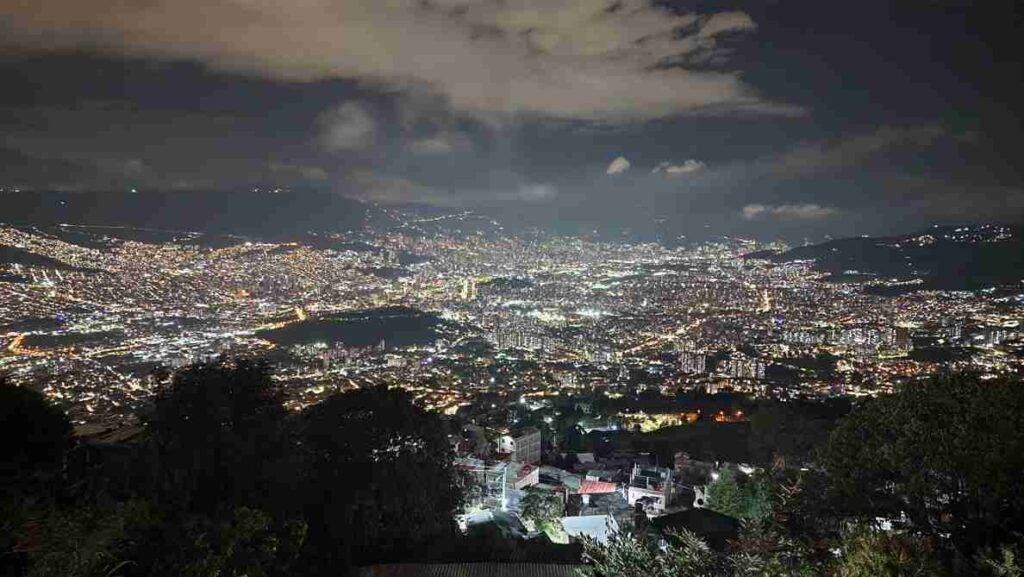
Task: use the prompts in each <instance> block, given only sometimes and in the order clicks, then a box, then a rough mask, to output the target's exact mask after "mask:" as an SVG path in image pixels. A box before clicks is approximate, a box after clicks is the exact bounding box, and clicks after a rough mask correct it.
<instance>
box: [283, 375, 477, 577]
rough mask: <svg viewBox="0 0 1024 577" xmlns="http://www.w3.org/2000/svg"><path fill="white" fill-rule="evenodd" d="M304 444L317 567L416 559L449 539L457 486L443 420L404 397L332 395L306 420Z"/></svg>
mask: <svg viewBox="0 0 1024 577" xmlns="http://www.w3.org/2000/svg"><path fill="white" fill-rule="evenodd" d="M300 438H301V444H302V450H303V452H304V454H305V457H306V459H307V460H308V465H307V466H308V469H307V476H306V480H305V483H304V486H303V489H302V492H301V494H302V497H303V499H304V500H305V503H306V506H305V517H306V519H307V521H308V522H309V545H310V549H309V550H310V551H311V554H312V555H315V556H318V557H320V561H321V563H328V564H331V563H334V564H337V563H352V562H358V563H366V562H373V561H378V560H390V561H394V560H398V559H406V558H415V557H422V556H423V555H425V554H427V553H428V552H429V551H430V549H431V547H432V544H433V543H434V542H436V541H437V540H441V539H449V538H451V537H452V536H453V535H454V533H455V531H456V528H455V524H454V514H455V513H456V511H457V509H458V508H459V506H460V502H461V479H460V476H459V475H458V474H457V472H456V470H455V468H454V467H453V452H452V448H451V445H450V443H449V441H448V438H447V435H446V434H445V429H444V426H443V423H442V422H441V420H440V419H439V418H438V417H437V416H436V415H434V414H432V413H427V412H425V411H423V410H422V409H420V408H418V407H416V406H415V405H413V403H412V398H411V397H410V396H409V394H408V393H406V392H404V391H401V390H397V389H387V388H383V387H381V388H373V389H361V390H357V391H353V392H349V393H344V394H336V395H333V396H331V397H329V398H327V399H325V400H324V401H322V402H320V403H318V404H316V405H314V406H312V407H310V408H309V409H308V410H307V412H306V413H305V414H304V415H303V418H302V425H301V437H300ZM328 566H331V565H328ZM333 566H334V567H337V565H333Z"/></svg>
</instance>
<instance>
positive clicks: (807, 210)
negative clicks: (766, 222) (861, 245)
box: [741, 203, 839, 220]
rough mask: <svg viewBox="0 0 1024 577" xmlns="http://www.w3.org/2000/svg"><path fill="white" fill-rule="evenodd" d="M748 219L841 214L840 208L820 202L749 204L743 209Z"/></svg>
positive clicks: (806, 217) (796, 218) (816, 216)
mask: <svg viewBox="0 0 1024 577" xmlns="http://www.w3.org/2000/svg"><path fill="white" fill-rule="evenodd" d="M741 214H742V215H743V218H745V219H746V220H756V219H759V218H763V217H774V218H779V219H786V220H820V219H825V218H831V217H833V216H836V215H838V214H839V210H837V209H835V208H832V207H829V206H822V205H820V204H813V203H812V204H780V205H774V206H772V205H766V204H748V205H746V206H744V207H743V210H742V211H741Z"/></svg>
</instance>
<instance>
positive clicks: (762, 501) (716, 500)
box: [707, 469, 772, 521]
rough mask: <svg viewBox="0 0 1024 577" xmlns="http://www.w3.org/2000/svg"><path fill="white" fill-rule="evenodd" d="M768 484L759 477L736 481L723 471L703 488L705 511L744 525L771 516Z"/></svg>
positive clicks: (731, 472) (730, 473)
mask: <svg viewBox="0 0 1024 577" xmlns="http://www.w3.org/2000/svg"><path fill="white" fill-rule="evenodd" d="M770 484H771V481H770V480H769V479H768V478H767V477H766V475H765V474H763V473H757V474H754V475H753V476H744V477H743V478H737V475H736V472H735V471H733V470H732V469H725V470H723V471H722V472H721V473H719V475H718V479H716V480H714V481H712V482H711V484H709V485H708V487H707V508H708V509H711V510H712V511H717V512H719V513H722V514H724V515H729V516H730V517H735V518H737V519H741V520H746V521H760V520H762V519H764V518H765V517H766V516H767V515H769V514H770V513H771V506H772V504H771V495H770V492H771V488H770Z"/></svg>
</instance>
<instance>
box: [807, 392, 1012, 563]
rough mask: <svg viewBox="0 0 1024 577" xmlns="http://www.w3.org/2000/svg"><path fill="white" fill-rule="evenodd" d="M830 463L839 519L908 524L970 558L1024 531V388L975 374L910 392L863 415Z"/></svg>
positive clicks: (836, 443) (829, 453) (840, 435)
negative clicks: (947, 540)
mask: <svg viewBox="0 0 1024 577" xmlns="http://www.w3.org/2000/svg"><path fill="white" fill-rule="evenodd" d="M821 465H822V466H823V468H824V470H825V472H826V476H827V481H828V489H829V496H830V503H831V504H832V505H833V506H834V507H835V510H836V512H837V513H838V514H839V515H841V516H853V517H862V518H873V517H886V518H890V519H894V520H900V519H902V518H905V519H906V521H907V524H908V525H909V527H910V528H912V529H913V530H914V531H915V532H918V533H920V534H922V535H926V536H933V537H941V536H945V535H949V536H950V542H951V543H952V544H953V545H954V547H955V548H956V549H957V550H958V551H959V552H960V553H961V554H963V555H967V556H969V555H971V554H973V552H974V551H975V550H976V549H977V548H978V547H980V546H982V545H985V544H990V543H998V542H1001V541H1004V540H1006V539H1007V538H1009V536H1010V535H1011V534H1012V533H1013V532H1014V531H1019V530H1020V528H1021V527H1024V388H1022V387H1021V385H1020V383H1018V382H1014V381H1009V380H988V381H982V380H980V379H978V378H975V377H972V376H970V375H956V376H950V377H943V378H936V379H933V380H931V381H929V382H927V383H923V384H916V385H908V386H906V387H904V388H903V389H902V390H900V391H899V392H897V393H896V394H893V395H890V396H886V397H879V398H877V399H874V400H872V401H870V402H868V403H866V404H865V405H864V406H862V407H859V408H858V409H857V410H855V411H854V412H853V413H852V414H851V415H850V416H849V418H847V419H846V420H845V421H844V422H843V423H842V424H841V425H840V426H839V427H838V428H837V430H836V431H835V432H833V434H832V435H831V437H830V438H829V440H828V443H827V445H826V446H825V448H824V450H823V452H822V457H821ZM904 516H905V517H904Z"/></svg>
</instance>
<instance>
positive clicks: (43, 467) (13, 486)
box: [0, 377, 71, 499]
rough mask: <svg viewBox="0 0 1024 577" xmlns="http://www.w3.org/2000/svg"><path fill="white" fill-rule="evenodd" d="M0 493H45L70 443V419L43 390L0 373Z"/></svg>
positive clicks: (34, 495)
mask: <svg viewBox="0 0 1024 577" xmlns="http://www.w3.org/2000/svg"><path fill="white" fill-rule="evenodd" d="M0 439H3V442H0V492H2V494H0V497H3V496H5V495H6V497H7V498H16V499H25V498H29V497H31V498H39V497H43V496H46V495H45V493H46V492H47V491H48V490H51V489H52V488H53V483H54V481H55V480H56V479H57V476H58V474H59V473H60V471H61V469H62V468H63V465H64V457H65V453H66V452H67V450H68V448H69V447H70V446H71V422H70V421H69V420H68V418H67V416H66V415H65V414H64V412H63V411H62V410H61V409H60V408H58V407H57V406H55V405H54V404H52V403H51V402H50V401H48V400H47V399H46V397H44V396H43V395H42V394H40V393H38V392H36V391H33V390H31V389H28V388H25V387H19V386H15V385H12V384H10V383H7V382H6V380H5V379H3V378H2V377H0Z"/></svg>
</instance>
